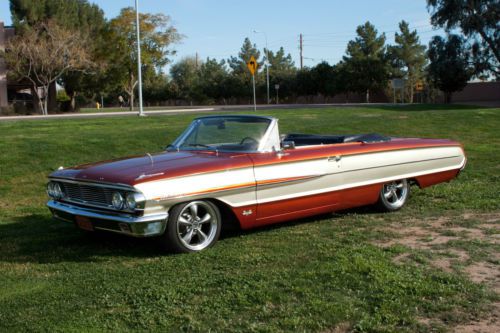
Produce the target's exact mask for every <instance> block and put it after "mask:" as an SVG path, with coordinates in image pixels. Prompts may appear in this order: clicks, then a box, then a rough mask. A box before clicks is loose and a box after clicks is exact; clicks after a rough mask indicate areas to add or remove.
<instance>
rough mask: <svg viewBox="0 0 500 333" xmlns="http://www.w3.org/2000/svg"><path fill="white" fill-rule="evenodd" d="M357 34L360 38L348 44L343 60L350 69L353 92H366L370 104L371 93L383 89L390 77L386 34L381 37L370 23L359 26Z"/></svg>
mask: <svg viewBox="0 0 500 333" xmlns="http://www.w3.org/2000/svg"><path fill="white" fill-rule="evenodd" d="M356 32H357V34H358V36H357V37H356V38H355V39H354V40H352V41H350V42H349V43H348V44H347V50H346V55H345V56H344V57H343V60H344V63H345V66H348V67H349V69H348V72H349V73H350V74H351V81H352V88H353V90H354V91H356V92H365V93H366V102H367V103H369V102H370V91H372V90H375V89H381V88H383V87H384V86H385V85H386V84H387V80H388V77H389V72H388V62H387V58H386V54H385V53H386V47H385V34H382V35H380V36H379V35H378V33H377V30H376V29H375V27H374V26H373V25H372V24H371V23H370V22H366V23H365V24H364V25H360V26H358V28H357V29H356Z"/></svg>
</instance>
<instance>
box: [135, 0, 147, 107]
mask: <svg viewBox="0 0 500 333" xmlns="http://www.w3.org/2000/svg"><path fill="white" fill-rule="evenodd" d="M135 26H136V34H137V76H138V81H139V82H138V83H139V116H141V117H143V116H145V114H144V110H143V108H142V68H141V67H142V64H141V36H140V28H139V0H135ZM132 93H134V92H133V91H132Z"/></svg>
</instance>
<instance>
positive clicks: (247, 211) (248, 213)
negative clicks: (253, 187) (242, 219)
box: [241, 209, 253, 216]
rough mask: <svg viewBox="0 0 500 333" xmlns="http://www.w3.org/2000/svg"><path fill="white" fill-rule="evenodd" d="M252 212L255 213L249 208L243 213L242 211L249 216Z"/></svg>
mask: <svg viewBox="0 0 500 333" xmlns="http://www.w3.org/2000/svg"><path fill="white" fill-rule="evenodd" d="M252 213H253V212H252V210H251V209H249V210H244V211H243V213H241V214H243V216H248V215H252Z"/></svg>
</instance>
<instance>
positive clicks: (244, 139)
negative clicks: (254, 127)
mask: <svg viewBox="0 0 500 333" xmlns="http://www.w3.org/2000/svg"><path fill="white" fill-rule="evenodd" d="M245 141H251V143H253V144H256V145H258V144H259V141H257V140H255V139H254V138H252V137H251V136H246V137H244V138H243V139H241V141H240V145H243V144H244V143H245Z"/></svg>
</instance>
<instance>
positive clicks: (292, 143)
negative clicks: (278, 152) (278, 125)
mask: <svg viewBox="0 0 500 333" xmlns="http://www.w3.org/2000/svg"><path fill="white" fill-rule="evenodd" d="M281 146H282V149H283V150H287V149H295V141H283V142H282V143H281Z"/></svg>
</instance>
